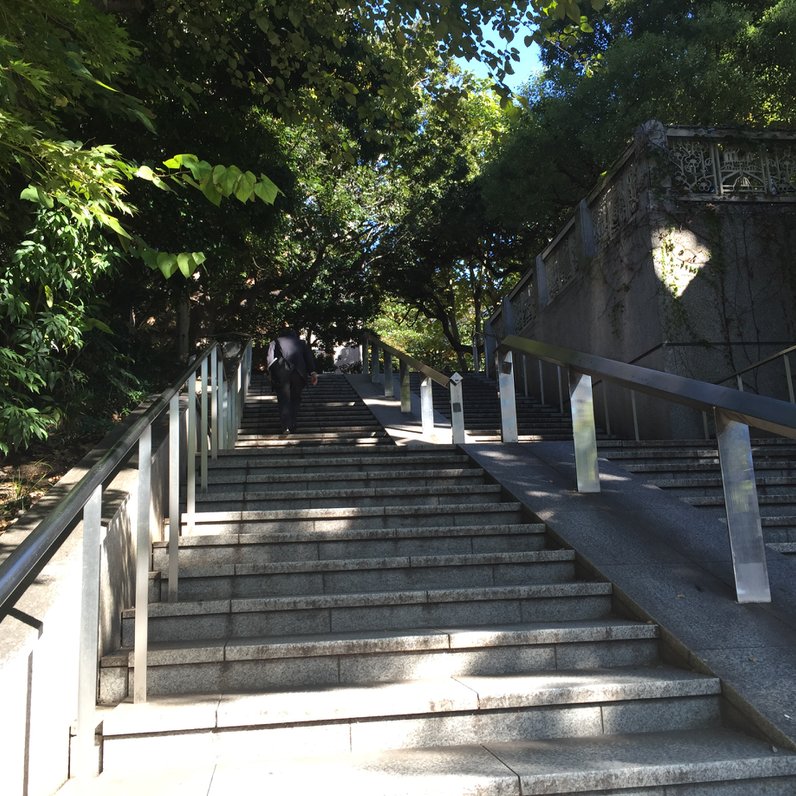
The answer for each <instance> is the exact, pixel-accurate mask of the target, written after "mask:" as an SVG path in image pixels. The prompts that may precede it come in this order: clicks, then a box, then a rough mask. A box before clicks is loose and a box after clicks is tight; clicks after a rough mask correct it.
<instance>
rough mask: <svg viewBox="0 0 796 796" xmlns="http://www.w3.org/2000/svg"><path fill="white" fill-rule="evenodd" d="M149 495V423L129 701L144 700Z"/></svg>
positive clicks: (143, 445) (141, 475)
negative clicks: (130, 698)
mask: <svg viewBox="0 0 796 796" xmlns="http://www.w3.org/2000/svg"><path fill="white" fill-rule="evenodd" d="M151 494H152V426H147V429H146V431H144V432H143V434H141V439H139V440H138V513H137V515H136V549H135V562H136V563H135V648H134V653H133V661H134V663H133V665H134V670H135V684H134V686H133V702H146V691H147V688H146V681H147V647H148V646H149V627H148V620H149V558H150V548H151V545H152V537H151V535H150V529H149V512H150V504H151Z"/></svg>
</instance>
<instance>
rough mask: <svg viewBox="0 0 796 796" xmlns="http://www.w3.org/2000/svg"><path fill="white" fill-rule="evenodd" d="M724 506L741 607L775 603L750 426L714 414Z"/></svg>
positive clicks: (718, 411) (721, 414)
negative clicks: (769, 574) (767, 559)
mask: <svg viewBox="0 0 796 796" xmlns="http://www.w3.org/2000/svg"><path fill="white" fill-rule="evenodd" d="M714 417H715V420H716V440H717V442H718V447H719V463H720V465H721V481H722V486H723V488H724V505H725V507H726V510H727V529H728V531H729V536H730V551H731V552H732V566H733V570H734V571H735V593H736V596H737V598H738V602H739V603H768V602H771V590H770V588H769V584H768V567H767V565H766V548H765V544H764V542H763V530H762V527H761V524H760V508H759V506H758V502H757V485H756V483H755V471H754V464H753V462H752V446H751V442H750V439H749V426H747V425H746V424H745V423H739V422H738V421H737V420H731V419H730V418H729V417H728V416H727V415H726V414H725V413H724V412H722V411H721V410H720V409H715V410H714Z"/></svg>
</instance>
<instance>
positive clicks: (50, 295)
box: [44, 285, 55, 309]
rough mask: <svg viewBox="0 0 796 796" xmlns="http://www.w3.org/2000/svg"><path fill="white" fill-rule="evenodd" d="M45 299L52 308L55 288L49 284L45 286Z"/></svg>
mask: <svg viewBox="0 0 796 796" xmlns="http://www.w3.org/2000/svg"><path fill="white" fill-rule="evenodd" d="M44 300H45V301H46V302H47V306H48V307H49V308H50V309H52V306H53V304H55V299H54V297H53V289H52V288H51V287H50V286H49V285H45V286H44Z"/></svg>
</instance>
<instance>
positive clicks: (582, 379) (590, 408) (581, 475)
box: [569, 369, 600, 492]
mask: <svg viewBox="0 0 796 796" xmlns="http://www.w3.org/2000/svg"><path fill="white" fill-rule="evenodd" d="M569 400H570V409H571V411H572V437H573V442H574V444H575V471H576V473H577V476H578V492H599V491H600V473H599V470H598V467H597V430H596V428H595V424H594V393H593V390H592V382H591V376H587V375H586V374H584V373H578V372H577V371H574V370H572V369H570V371H569Z"/></svg>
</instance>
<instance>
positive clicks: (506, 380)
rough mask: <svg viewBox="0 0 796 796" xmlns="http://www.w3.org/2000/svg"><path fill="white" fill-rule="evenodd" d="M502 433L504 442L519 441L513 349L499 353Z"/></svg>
mask: <svg viewBox="0 0 796 796" xmlns="http://www.w3.org/2000/svg"><path fill="white" fill-rule="evenodd" d="M498 390H499V392H500V435H501V439H502V440H503V442H517V441H518V439H519V434H518V431H517V399H516V396H515V394H514V364H513V355H512V353H511V351H507V352H506V353H505V354H502V355H501V354H498Z"/></svg>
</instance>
